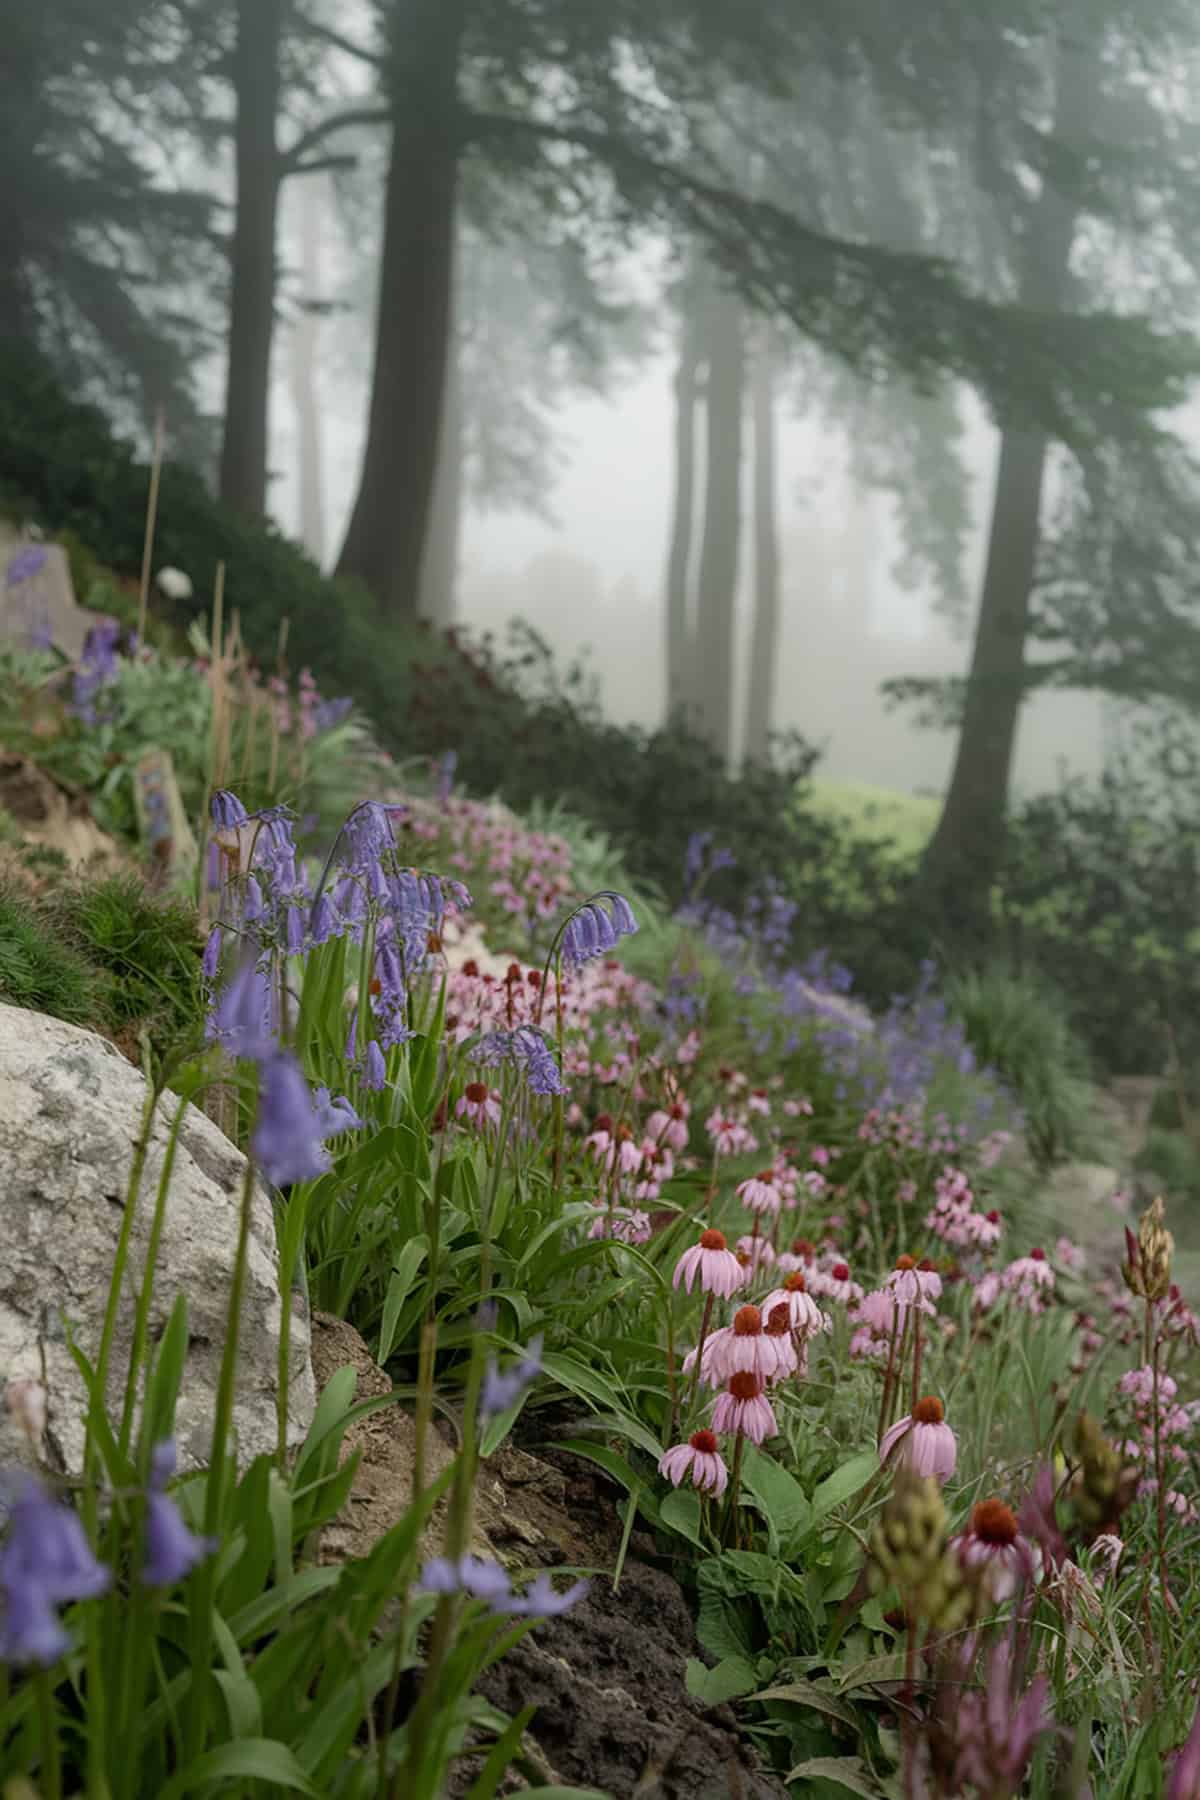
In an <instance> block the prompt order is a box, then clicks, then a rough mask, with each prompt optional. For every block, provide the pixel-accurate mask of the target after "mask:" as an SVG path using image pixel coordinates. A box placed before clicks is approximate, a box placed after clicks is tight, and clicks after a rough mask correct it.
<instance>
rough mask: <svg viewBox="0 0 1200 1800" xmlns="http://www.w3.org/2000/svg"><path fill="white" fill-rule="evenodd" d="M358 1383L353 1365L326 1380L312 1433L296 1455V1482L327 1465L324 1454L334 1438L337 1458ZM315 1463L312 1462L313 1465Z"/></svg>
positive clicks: (334, 1373)
mask: <svg viewBox="0 0 1200 1800" xmlns="http://www.w3.org/2000/svg"><path fill="white" fill-rule="evenodd" d="M357 1386H358V1376H357V1375H356V1374H355V1372H354V1370H353V1369H351V1368H345V1369H335V1370H334V1372H333V1374H332V1375H331V1376H330V1377H329V1380H328V1381H327V1382H326V1383H325V1390H324V1392H323V1393H322V1395H321V1398H320V1399H319V1400H318V1401H317V1410H316V1412H315V1413H314V1414H313V1422H312V1424H311V1425H310V1426H309V1428H308V1436H307V1437H306V1438H305V1440H304V1442H303V1444H302V1445H301V1447H300V1454H299V1456H298V1457H297V1458H296V1472H295V1475H294V1477H293V1484H294V1485H295V1486H297V1487H299V1486H302V1485H303V1482H304V1479H305V1478H308V1479H310V1480H311V1478H312V1477H313V1476H314V1475H315V1474H316V1473H317V1472H318V1470H319V1468H320V1467H321V1466H322V1465H323V1463H324V1461H325V1457H324V1456H323V1455H322V1454H321V1453H322V1451H323V1450H328V1447H329V1446H328V1442H327V1440H329V1439H330V1437H331V1436H332V1438H333V1458H331V1459H330V1460H333V1459H335V1458H336V1455H337V1445H338V1444H339V1443H340V1442H341V1439H342V1434H343V1432H344V1431H345V1429H346V1413H347V1411H348V1410H349V1406H350V1402H351V1401H352V1400H353V1398H354V1390H355V1388H356V1387H357ZM310 1465H311V1466H310Z"/></svg>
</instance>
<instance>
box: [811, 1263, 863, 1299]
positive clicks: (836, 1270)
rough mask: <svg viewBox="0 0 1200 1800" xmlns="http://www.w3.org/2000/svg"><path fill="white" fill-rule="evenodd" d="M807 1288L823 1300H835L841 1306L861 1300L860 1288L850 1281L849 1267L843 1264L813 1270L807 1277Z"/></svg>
mask: <svg viewBox="0 0 1200 1800" xmlns="http://www.w3.org/2000/svg"><path fill="white" fill-rule="evenodd" d="M808 1286H809V1290H810V1291H811V1292H812V1293H814V1294H819V1295H820V1297H821V1298H822V1299H823V1300H836V1301H837V1302H838V1303H839V1305H841V1306H846V1305H847V1304H848V1303H849V1302H850V1301H852V1300H861V1299H862V1298H863V1291H862V1289H861V1287H859V1285H858V1283H857V1281H851V1279H850V1268H849V1265H848V1264H847V1263H844V1262H835V1263H834V1264H833V1266H832V1267H831V1268H829V1269H820V1268H818V1269H813V1270H812V1272H811V1273H810V1275H809V1276H808Z"/></svg>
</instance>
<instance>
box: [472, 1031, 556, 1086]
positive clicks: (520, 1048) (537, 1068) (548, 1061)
mask: <svg viewBox="0 0 1200 1800" xmlns="http://www.w3.org/2000/svg"><path fill="white" fill-rule="evenodd" d="M472 1055H473V1057H474V1060H475V1061H476V1062H477V1063H481V1064H482V1065H483V1067H484V1068H485V1069H487V1068H495V1067H496V1065H497V1064H499V1063H503V1062H511V1063H514V1064H515V1065H516V1067H517V1068H518V1069H520V1070H521V1072H522V1074H523V1075H524V1076H525V1080H526V1082H527V1083H528V1086H529V1090H530V1092H531V1093H534V1094H565V1093H566V1091H567V1084H566V1082H565V1081H564V1080H563V1078H562V1072H561V1071H560V1069H559V1066H558V1061H557V1058H556V1057H555V1055H554V1051H553V1049H552V1048H551V1046H550V1043H549V1040H548V1039H547V1037H546V1035H545V1033H544V1032H542V1031H539V1030H538V1028H537V1027H536V1026H535V1025H519V1026H518V1027H517V1028H516V1030H515V1031H489V1032H488V1033H487V1034H486V1036H484V1037H482V1038H480V1040H479V1042H478V1044H477V1045H476V1046H475V1049H474V1051H473V1052H472Z"/></svg>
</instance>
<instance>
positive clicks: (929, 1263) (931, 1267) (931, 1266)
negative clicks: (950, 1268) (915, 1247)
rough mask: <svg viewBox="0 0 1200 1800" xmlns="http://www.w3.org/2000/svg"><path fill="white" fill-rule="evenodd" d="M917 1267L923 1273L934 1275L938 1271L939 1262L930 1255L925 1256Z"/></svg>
mask: <svg viewBox="0 0 1200 1800" xmlns="http://www.w3.org/2000/svg"><path fill="white" fill-rule="evenodd" d="M917 1267H918V1269H920V1271H921V1273H922V1275H933V1274H936V1272H937V1264H936V1263H935V1262H934V1261H933V1260H932V1259H931V1258H930V1257H928V1256H923V1257H922V1258H921V1260H920V1262H919V1263H918V1264H917Z"/></svg>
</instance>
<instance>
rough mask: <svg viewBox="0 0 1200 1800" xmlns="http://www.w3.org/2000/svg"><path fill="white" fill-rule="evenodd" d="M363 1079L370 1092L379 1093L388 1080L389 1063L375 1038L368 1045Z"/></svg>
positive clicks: (364, 1060)
mask: <svg viewBox="0 0 1200 1800" xmlns="http://www.w3.org/2000/svg"><path fill="white" fill-rule="evenodd" d="M361 1079H362V1084H363V1086H364V1087H365V1088H366V1090H367V1092H368V1093H369V1094H377V1093H379V1091H380V1090H381V1088H382V1087H383V1086H384V1084H385V1083H386V1081H387V1064H386V1063H385V1061H384V1059H383V1051H382V1050H381V1049H380V1048H379V1045H378V1043H377V1042H376V1040H375V1039H374V1038H372V1039H371V1041H370V1043H369V1044H368V1045H367V1050H366V1055H365V1056H364V1058H363V1072H362V1077H361Z"/></svg>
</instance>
